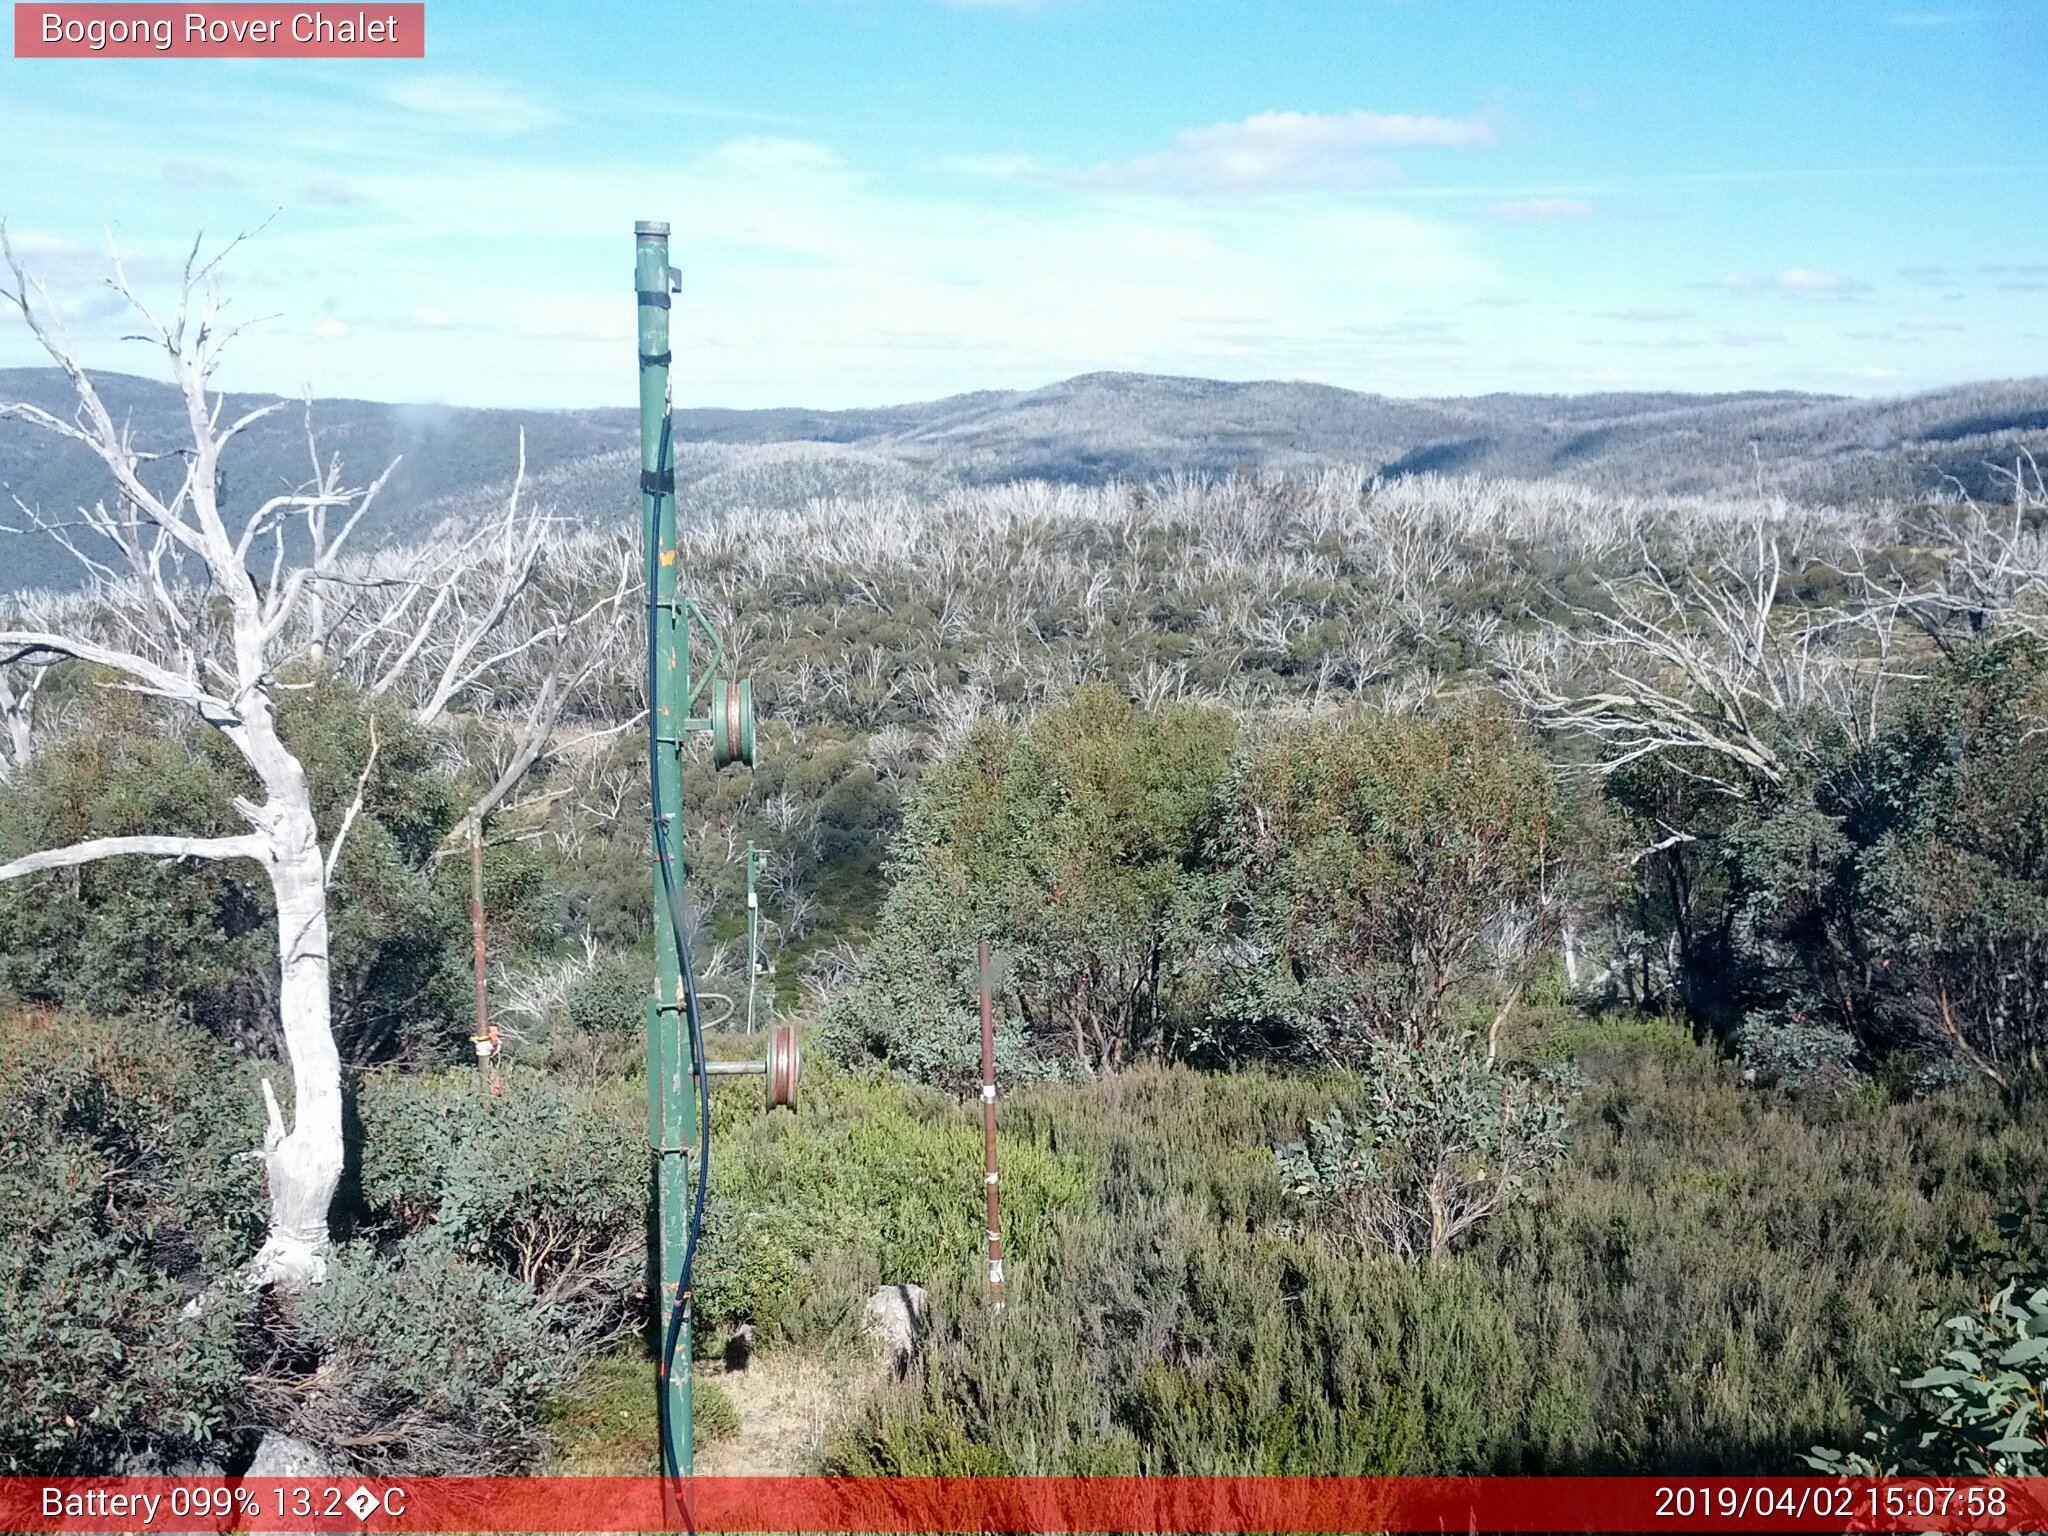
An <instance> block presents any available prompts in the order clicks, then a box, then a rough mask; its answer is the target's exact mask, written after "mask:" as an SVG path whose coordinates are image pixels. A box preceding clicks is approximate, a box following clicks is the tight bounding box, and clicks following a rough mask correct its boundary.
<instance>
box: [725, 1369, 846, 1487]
mask: <svg viewBox="0 0 2048 1536" xmlns="http://www.w3.org/2000/svg"><path fill="white" fill-rule="evenodd" d="M861 1367H862V1363H861V1362H855V1363H848V1362H845V1361H831V1360H824V1359H821V1358H819V1357H818V1356H816V1355H810V1354H804V1353H801V1352H796V1353H771V1354H759V1355H755V1356H754V1357H753V1358H752V1360H750V1361H749V1362H748V1364H747V1367H746V1369H745V1370H738V1371H725V1370H711V1371H706V1372H705V1373H704V1374H705V1375H708V1376H712V1377H714V1378H715V1379H716V1380H717V1382H718V1384H719V1385H720V1386H722V1387H723V1388H725V1393H726V1396H727V1397H729V1398H731V1399H732V1404H733V1406H734V1407H735V1408H737V1409H738V1410H739V1414H740V1428H739V1433H738V1434H736V1435H729V1436H727V1437H725V1438H724V1439H722V1440H719V1441H717V1442H715V1443H714V1444H711V1445H707V1446H705V1447H704V1449H703V1450H701V1451H699V1452H698V1453H697V1472H698V1474H699V1475H700V1476H703V1477H796V1476H802V1475H803V1474H805V1473H812V1472H816V1471H817V1470H818V1465H819V1463H820V1461H821V1460H822V1459H823V1457H824V1453H825V1437H826V1435H827V1434H828V1433H830V1431H831V1428H832V1425H833V1424H834V1423H835V1422H836V1421H837V1420H838V1418H839V1416H840V1415H841V1414H842V1413H843V1412H844V1411H845V1409H846V1407H847V1405H848V1403H849V1402H851V1401H852V1399H853V1398H854V1397H855V1395H856V1394H857V1392H858V1391H859V1390H860V1388H861V1387H862V1386H863V1385H864V1384H865V1381H866V1380H867V1379H871V1378H872V1375H873V1372H872V1369H871V1368H870V1369H869V1370H867V1371H866V1373H865V1376H864V1374H863V1371H862V1368H861Z"/></svg>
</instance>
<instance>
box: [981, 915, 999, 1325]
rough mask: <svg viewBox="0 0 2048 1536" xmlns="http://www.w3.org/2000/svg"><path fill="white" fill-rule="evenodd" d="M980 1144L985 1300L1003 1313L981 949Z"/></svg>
mask: <svg viewBox="0 0 2048 1536" xmlns="http://www.w3.org/2000/svg"><path fill="white" fill-rule="evenodd" d="M979 960H980V970H981V1143H982V1164H983V1181H982V1182H983V1183H984V1184H985V1185H986V1186H987V1188H988V1300H989V1305H990V1306H991V1307H993V1308H994V1309H995V1310H996V1311H998V1312H1000V1311H1002V1310H1003V1219H1002V1211H1001V1204H1000V1201H999V1199H998V1196H997V1193H996V1188H997V1180H996V1003H995V976H994V974H993V961H992V960H991V957H990V955H989V948H988V944H987V942H986V941H984V942H983V943H982V945H981V949H980V953H979Z"/></svg>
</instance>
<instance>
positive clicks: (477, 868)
mask: <svg viewBox="0 0 2048 1536" xmlns="http://www.w3.org/2000/svg"><path fill="white" fill-rule="evenodd" d="M469 948H470V956H471V958H472V960H473V961H474V962H475V965H476V1034H475V1035H474V1036H473V1037H472V1038H473V1039H475V1040H476V1041H478V1042H479V1043H482V1042H485V1041H488V1040H489V1039H490V1038H491V1007H490V996H489V993H488V991H487V990H486V987H485V983H484V829H483V823H482V821H481V820H479V819H478V818H477V817H475V816H472V817H470V818H469ZM478 1054H479V1055H481V1054H483V1053H482V1052H481V1051H479V1052H478Z"/></svg>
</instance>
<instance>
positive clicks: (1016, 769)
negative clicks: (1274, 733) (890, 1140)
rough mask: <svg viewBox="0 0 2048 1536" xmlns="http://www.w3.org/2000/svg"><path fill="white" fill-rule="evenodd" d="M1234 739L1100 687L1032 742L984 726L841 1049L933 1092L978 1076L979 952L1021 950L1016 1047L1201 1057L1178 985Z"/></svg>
mask: <svg viewBox="0 0 2048 1536" xmlns="http://www.w3.org/2000/svg"><path fill="white" fill-rule="evenodd" d="M1234 738H1235V731H1234V727H1233V726H1232V723H1231V721H1230V718H1229V716H1227V715H1225V714H1223V713H1222V712H1221V711H1217V710H1203V709H1195V708H1192V707H1186V706H1173V707H1169V708H1166V709H1162V710H1159V711H1156V712H1153V713H1144V712H1140V711H1138V710H1136V709H1134V708H1133V707H1132V706H1131V705H1130V704H1129V703H1128V702H1127V701H1126V700H1124V699H1123V698H1122V697H1121V696H1119V695H1118V694H1117V693H1116V692H1115V691H1114V690H1112V689H1109V688H1105V687H1089V688H1083V689H1080V690H1079V691H1077V692H1076V693H1074V694H1073V695H1072V697H1071V698H1069V699H1068V700H1067V701H1066V702H1065V703H1063V704H1060V705H1058V706H1055V707H1053V708H1051V709H1048V710H1045V711H1043V712H1041V713H1040V714H1038V715H1037V716H1035V717H1034V718H1033V719H1032V721H1031V723H1030V724H1029V725H1028V726H1026V727H1024V728H1023V729H1021V730H1016V729H1012V728H1009V727H1007V726H1002V725H998V724H994V723H986V724H984V725H982V726H981V727H979V728H978V729H977V730H976V731H975V733H974V734H973V735H972V737H970V738H969V740H968V742H967V743H966V745H965V746H964V747H963V748H962V749H961V751H960V753H959V754H958V755H957V756H955V757H954V758H953V759H952V760H951V761H949V762H947V763H945V764H943V765H941V766H939V767H937V768H935V769H933V770H932V771H931V772H930V773H928V774H926V776H925V778H924V780H923V782H922V783H921V784H920V785H919V787H918V791H917V793H916V795H915V796H914V798H913V799H912V801H911V803H910V804H909V805H907V806H906V807H905V810H904V822H903V831H902V833H901V835H900V836H899V838H898V840H897V843H896V845H895V850H894V852H893V853H892V855H891V866H890V873H891V876H892V879H893V882H894V883H893V885H892V888H891V890H890V893H889V896H888V898H887V900H886V901H885V903H884V904H883V907H882V912H881V916H880V920H879V923H878V925H877V931H876V937H875V942H874V945H873V946H872V948H871V949H870V950H869V952H868V954H867V956H866V958H865V959H864V960H863V963H862V967H861V972H860V978H859V980H858V982H857V984H856V985H855V986H854V987H853V988H851V989H850V990H849V991H848V992H846V993H845V994H843V995H842V996H841V997H840V998H839V999H838V1000H837V1002H836V1003H835V1007H834V1011H833V1013H832V1015H831V1017H830V1018H829V1019H828V1021H827V1029H826V1032H825V1035H824V1039H825V1041H826V1043H827V1044H828V1046H829V1047H830V1048H832V1049H834V1050H835V1051H837V1053H838V1054H840V1055H841V1056H842V1057H843V1058H849V1059H851V1058H854V1057H857V1056H868V1057H872V1058H875V1059H879V1060H881V1061H883V1062H885V1063H887V1064H888V1065H889V1066H891V1067H893V1068H895V1069H897V1070H899V1071H902V1072H905V1073H907V1074H908V1075H911V1076H913V1077H914V1078H916V1079H917V1080H920V1081H925V1082H931V1083H936V1084H940V1085H942V1086H946V1087H953V1088H959V1087H963V1086H965V1085H967V1084H968V1083H970V1082H972V1081H975V1080H977V1079H978V1077H979V1056H980V1035H979V1028H978V1024H977V1016H976V979H975V969H974V951H975V944H976V941H977V940H980V939H986V940H989V941H990V942H992V943H993V944H994V945H995V946H996V947H997V948H998V949H999V950H1000V951H1001V952H1002V954H1003V957H1004V961H1005V970H1004V974H1003V978H1002V981H1003V985H1002V989H1001V1000H1002V1015H1003V1025H1002V1043H1003V1050H1004V1067H1005V1070H1006V1075H1008V1076H1009V1077H1011V1078H1012V1080H1014V1079H1015V1078H1016V1076H1017V1075H1018V1074H1019V1072H1020V1071H1022V1070H1025V1067H1026V1063H1025V1060H1024V1057H1023V1049H1024V1047H1025V1046H1026V1045H1027V1044H1028V1045H1029V1046H1030V1048H1031V1049H1032V1050H1033V1051H1034V1052H1036V1053H1039V1054H1044V1055H1050V1056H1053V1057H1057V1058H1060V1059H1063V1060H1065V1061H1067V1062H1070V1063H1072V1064H1074V1065H1077V1066H1079V1067H1080V1068H1082V1069H1084V1070H1091V1071H1092V1070H1108V1069H1112V1068H1115V1067H1117V1066H1120V1065H1123V1064H1124V1063H1126V1062H1129V1061H1131V1060H1134V1059H1136V1058H1137V1057H1139V1056H1143V1055H1146V1054H1151V1053H1159V1052H1166V1053H1169V1054H1170V1053H1172V1052H1174V1051H1176V1050H1179V1049H1182V1048H1184V1046H1185V1044H1186V1043H1187V1035H1186V1031H1187V1027H1188V1021H1189V1018H1190V1017H1191V1016H1193V1015H1192V1014H1191V1012H1190V1008H1191V1004H1190V1003H1189V1002H1188V1001H1187V1000H1184V999H1181V998H1178V997H1177V996H1176V995H1175V994H1176V988H1177V987H1179V986H1180V984H1181V982H1182V980H1183V979H1184V974H1183V973H1184V972H1186V971H1188V970H1189V969H1190V968H1189V967H1188V966H1187V965H1186V963H1185V962H1186V960H1187V958H1188V956H1189V955H1190V952H1191V946H1192V945H1193V943H1194V941H1195V939H1196V936H1197V930H1196V928H1195V927H1194V926H1193V925H1194V923H1195V921H1196V918H1197V914H1198V912H1199V911H1200V908H1201V906H1202V904H1203V903H1202V899H1201V896H1200V892H1201V890H1202V881H1201V872H1200V856H1201V850H1202V847H1203V845H1204V842H1205V840H1206V838H1207V834H1208V829H1209V826H1210V823H1211V821H1212V819H1213V815H1214V811H1215V807H1216V802H1217V796H1218V793H1219V792H1220V790H1221V788H1222V786H1223V783H1224V781H1225V778H1226V775H1227V773H1228V770H1229V765H1230V753H1231V750H1232V747H1233V744H1234Z"/></svg>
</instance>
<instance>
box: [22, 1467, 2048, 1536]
mask: <svg viewBox="0 0 2048 1536" xmlns="http://www.w3.org/2000/svg"><path fill="white" fill-rule="evenodd" d="M682 1487H683V1492H682V1507H681V1508H680V1509H678V1508H677V1507H676V1505H675V1503H674V1502H673V1499H672V1498H671V1497H670V1494H671V1488H672V1485H668V1484H664V1483H663V1482H662V1481H661V1480H659V1479H656V1478H625V1477H617V1478H614V1477H554V1478H545V1477H530V1478H528V1477H506V1478H463V1477H446V1478H432V1477H428V1478H401V1479H391V1478H380V1477H334V1478H245V1479H241V1480H228V1479H205V1478H200V1479H192V1478H146V1477H145V1478H61V1477H60V1478H47V1479H37V1478H25V1477H16V1478H0V1530H7V1531H26V1532H43V1531H150V1532H154V1531H165V1532H185V1531H208V1532H214V1531H218V1532H232V1531H252V1532H253V1531H336V1532H341V1531H478V1532H499V1531H565V1532H567V1531H660V1530H684V1529H688V1530H694V1531H704V1532H711V1531H763V1532H765V1531H775V1532H782V1531H790V1532H795V1531H820V1532H839V1531H845V1532H853V1531H873V1532H912V1531H976V1532H997V1531H1006V1532H1007V1531H1017V1532H1023V1531H1061V1532H1067V1531H1073V1532H1080V1531H1145V1532H1155V1531H1156V1532H1195V1531H1247V1532H1249V1531H1262V1532H1263V1531H1276V1532H1277V1531H1303V1532H1336V1531H1433V1532H1441V1531H1459V1532H1465V1531H1509V1532H1521V1531H1532V1532H1533V1531H1614V1532H1619V1531H1637V1532H1640V1531H1662V1530H1671V1531H1816V1532H1819V1531H2001V1532H2003V1531H2035V1532H2038V1531H2048V1478H2032V1479H2015V1478H2005V1479H1997V1478H1953V1479H1901V1480H1896V1481H1892V1480H1886V1481H1874V1480H1870V1479H1859V1478H1818V1477H1550V1478H1543V1477H1533V1478H1345V1477H1216V1478H1202V1477H1075V1478H1060V1477H1018V1478H998V1477H989V1478H973V1477H967V1478H946V1477H931V1478H922V1477H909V1478H824V1477H722V1478H721V1477H706V1478H697V1479H694V1480H692V1481H689V1482H687V1483H685V1484H684V1485H682Z"/></svg>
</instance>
